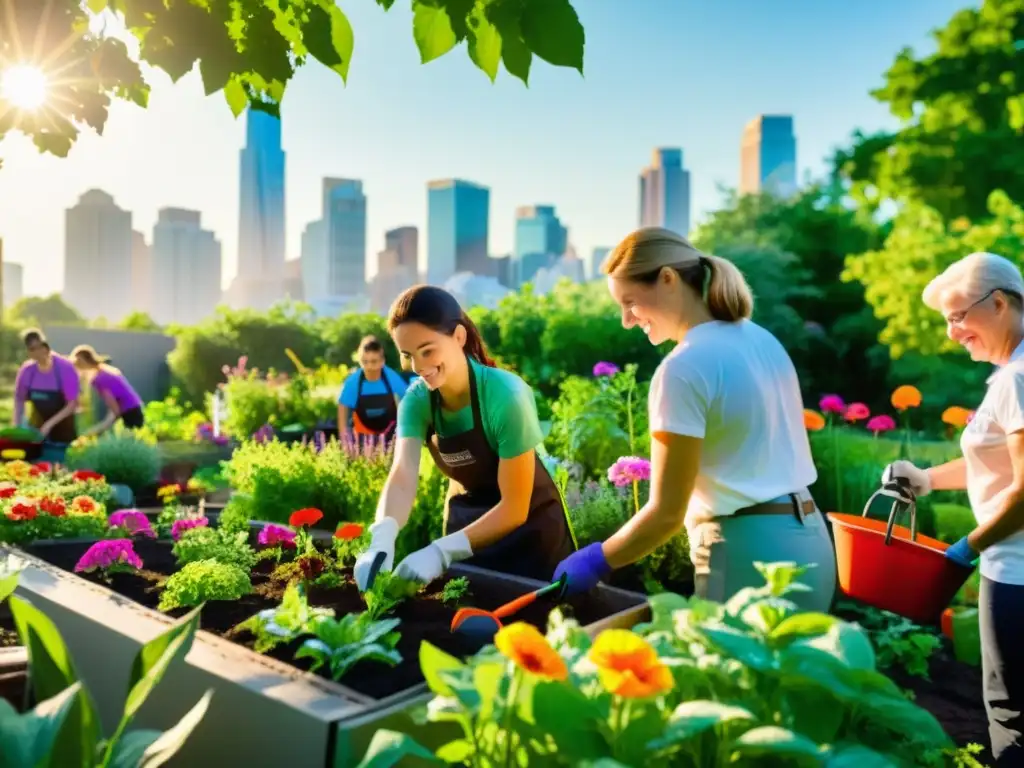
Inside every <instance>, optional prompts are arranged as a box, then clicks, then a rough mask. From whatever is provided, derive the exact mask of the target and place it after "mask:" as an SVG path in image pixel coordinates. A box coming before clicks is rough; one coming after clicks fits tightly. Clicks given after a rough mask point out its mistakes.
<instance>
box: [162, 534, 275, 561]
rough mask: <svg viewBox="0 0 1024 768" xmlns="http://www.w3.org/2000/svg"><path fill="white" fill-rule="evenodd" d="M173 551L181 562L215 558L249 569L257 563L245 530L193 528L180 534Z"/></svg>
mask: <svg viewBox="0 0 1024 768" xmlns="http://www.w3.org/2000/svg"><path fill="white" fill-rule="evenodd" d="M172 551H173V552H174V556H175V557H176V558H177V559H178V563H179V564H180V565H187V564H188V563H195V562H198V561H200V560H216V561H217V562H219V563H228V564H230V565H236V566H238V567H239V568H241V569H243V570H246V571H249V570H252V567H253V566H254V565H255V564H256V553H255V551H253V548H252V547H250V546H249V535H248V534H247V533H245V532H244V531H242V532H239V533H226V532H224V531H222V530H220V529H219V528H207V527H199V528H192V529H190V530H186V531H184V532H183V533H182V534H181V536H180V538H179V539H178V540H177V541H176V542H175V543H174V549H173V550H172Z"/></svg>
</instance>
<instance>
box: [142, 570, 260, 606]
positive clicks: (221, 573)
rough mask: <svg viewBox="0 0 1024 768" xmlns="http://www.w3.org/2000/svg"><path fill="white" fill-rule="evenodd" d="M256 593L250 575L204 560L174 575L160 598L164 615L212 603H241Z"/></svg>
mask: <svg viewBox="0 0 1024 768" xmlns="http://www.w3.org/2000/svg"><path fill="white" fill-rule="evenodd" d="M251 591H252V582H251V581H249V574H248V573H247V572H246V571H244V570H242V569H241V568H239V567H238V566H237V565H232V564H230V563H219V562H217V561H216V560H200V561H198V562H194V563H189V564H188V565H186V566H185V567H184V568H182V569H181V570H180V571H178V572H177V573H175V574H174V575H172V576H171V577H170V578H169V579H168V580H167V583H166V584H165V585H164V591H163V592H162V593H161V594H160V605H159V606H158V607H159V609H160V610H161V611H172V610H174V609H175V608H185V607H191V606H194V605H200V604H202V603H205V602H207V601H209V600H237V599H238V598H240V597H243V596H245V595H247V594H249V593H250V592H251Z"/></svg>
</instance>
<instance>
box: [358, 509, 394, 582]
mask: <svg viewBox="0 0 1024 768" xmlns="http://www.w3.org/2000/svg"><path fill="white" fill-rule="evenodd" d="M397 538H398V521H397V520H395V518H393V517H385V518H384V519H383V520H378V521H377V522H376V523H374V524H373V525H371V526H370V546H368V547H367V548H366V551H364V552H363V554H361V555H360V556H359V557H357V558H356V564H355V566H353V568H352V576H353V577H354V578H355V580H356V587H358V588H359V591H360V592H365V591H366V587H367V584H366V582H367V581H368V580H369V578H370V569H371V568H372V567H373V561H374V559H376V557H377V555H378V554H379V553H380V552H386V553H387V554H386V556H385V557H384V563H383V565H381V567H380V570H381V571H390V570H391V566H392V565H394V563H395V539H397Z"/></svg>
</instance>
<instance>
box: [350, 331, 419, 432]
mask: <svg viewBox="0 0 1024 768" xmlns="http://www.w3.org/2000/svg"><path fill="white" fill-rule="evenodd" d="M407 387H408V384H406V382H405V379H403V378H402V377H401V376H400V375H399V374H398V372H397V371H395V370H393V369H392V368H389V367H388V366H387V365H385V364H384V345H383V344H381V342H380V340H379V339H378V338H377V337H376V336H367V337H366V338H364V339H363V340H362V341H361V342H360V343H359V368H358V369H356V370H355V371H353V372H352V373H351V374H349V376H348V378H347V379H345V384H344V385H343V386H342V388H341V395H340V396H339V397H338V431H339V432H343V431H345V430H347V429H348V428H349V416H350V415H351V417H352V426H351V429H352V431H353V432H355V434H357V435H384V434H387V433H388V432H390V431H391V430H392V429H393V428H394V426H395V422H396V421H397V420H398V402H399V400H401V399H402V396H403V395H405V390H406V389H407Z"/></svg>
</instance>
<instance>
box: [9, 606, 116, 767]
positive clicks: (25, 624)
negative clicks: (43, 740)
mask: <svg viewBox="0 0 1024 768" xmlns="http://www.w3.org/2000/svg"><path fill="white" fill-rule="evenodd" d="M10 607H11V614H12V615H13V617H14V623H15V624H16V625H17V627H18V634H19V636H20V637H21V639H22V642H23V643H25V647H26V648H27V649H28V657H29V668H30V670H31V680H32V690H33V692H34V693H35V697H36V700H37V701H45V700H46V699H51V698H53V697H54V696H57V695H58V694H60V693H63V692H64V691H65V690H66V689H67V688H69V687H70V686H72V685H74V684H75V683H77V682H78V680H79V678H78V671H77V670H76V669H75V665H74V662H73V661H72V659H71V654H70V653H68V649H67V646H66V645H64V639H63V638H62V637H61V635H60V632H58V631H57V627H56V626H55V625H54V623H53V622H52V621H50V619H49V618H48V617H47V616H46V615H44V614H43V612H42V611H40V610H39V609H38V608H36V607H35V606H34V605H32V604H31V603H29V602H27V601H26V600H23V599H21V598H18V597H11V598H10ZM68 720H69V721H70V722H71V723H72V725H70V726H68V727H67V728H63V729H61V733H60V737H59V738H58V740H57V746H56V748H55V749H54V751H53V754H52V755H51V757H50V760H51V762H50V764H51V765H52V766H54V768H63V766H71V765H91V764H92V763H91V761H92V760H93V759H94V757H95V754H96V747H97V745H98V744H99V740H100V727H99V716H98V715H97V713H96V705H95V704H94V703H93V700H92V697H91V696H90V695H89V692H88V690H86V689H85V688H81V689H79V693H78V696H76V697H75V703H74V704H73V705H72V708H71V712H70V714H69V715H68Z"/></svg>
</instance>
